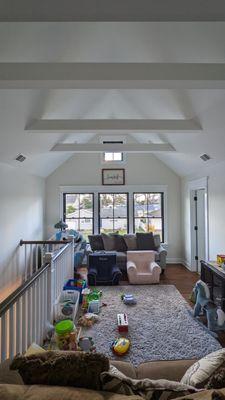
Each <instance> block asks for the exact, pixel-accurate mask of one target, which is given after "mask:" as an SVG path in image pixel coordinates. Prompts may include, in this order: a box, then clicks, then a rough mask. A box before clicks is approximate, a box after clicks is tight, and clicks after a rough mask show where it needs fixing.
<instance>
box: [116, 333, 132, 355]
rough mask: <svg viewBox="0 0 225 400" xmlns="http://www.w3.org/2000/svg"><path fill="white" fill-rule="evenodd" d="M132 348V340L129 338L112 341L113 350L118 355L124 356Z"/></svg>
mask: <svg viewBox="0 0 225 400" xmlns="http://www.w3.org/2000/svg"><path fill="white" fill-rule="evenodd" d="M129 348H130V341H129V339H127V338H123V337H121V338H117V339H116V340H114V342H113V343H112V350H113V351H114V353H115V354H117V355H118V356H124V355H125V354H126V353H127V352H128V350H129Z"/></svg>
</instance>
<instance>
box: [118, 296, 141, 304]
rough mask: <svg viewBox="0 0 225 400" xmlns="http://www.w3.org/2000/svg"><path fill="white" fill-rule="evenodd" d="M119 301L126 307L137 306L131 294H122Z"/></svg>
mask: <svg viewBox="0 0 225 400" xmlns="http://www.w3.org/2000/svg"><path fill="white" fill-rule="evenodd" d="M121 299H122V300H123V302H124V304H126V305H135V304H137V300H136V299H135V297H134V296H133V295H132V294H122V296H121Z"/></svg>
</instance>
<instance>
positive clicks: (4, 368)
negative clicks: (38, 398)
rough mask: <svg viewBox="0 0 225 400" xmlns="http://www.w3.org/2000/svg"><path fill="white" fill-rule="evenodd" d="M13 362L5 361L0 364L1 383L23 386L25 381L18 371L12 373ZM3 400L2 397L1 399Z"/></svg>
mask: <svg viewBox="0 0 225 400" xmlns="http://www.w3.org/2000/svg"><path fill="white" fill-rule="evenodd" d="M10 364H11V360H9V359H8V360H5V361H3V362H2V363H1V364H0V383H11V384H13V385H22V384H23V379H22V378H21V376H20V374H19V372H18V371H11V369H10ZM0 398H1V397H0Z"/></svg>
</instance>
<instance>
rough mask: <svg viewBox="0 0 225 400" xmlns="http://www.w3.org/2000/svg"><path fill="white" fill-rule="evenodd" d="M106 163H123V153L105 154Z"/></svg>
mask: <svg viewBox="0 0 225 400" xmlns="http://www.w3.org/2000/svg"><path fill="white" fill-rule="evenodd" d="M104 161H123V153H119V152H117V153H109V152H105V153H104Z"/></svg>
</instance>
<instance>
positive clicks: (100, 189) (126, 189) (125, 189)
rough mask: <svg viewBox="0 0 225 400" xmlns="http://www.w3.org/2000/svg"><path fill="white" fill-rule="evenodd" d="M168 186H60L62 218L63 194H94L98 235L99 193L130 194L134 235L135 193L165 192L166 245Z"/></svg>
mask: <svg viewBox="0 0 225 400" xmlns="http://www.w3.org/2000/svg"><path fill="white" fill-rule="evenodd" d="M167 188H168V186H167V185H119V186H91V185H90V186H81V185H76V186H59V195H60V196H59V201H60V218H63V193H94V210H95V212H94V233H95V234H97V233H98V193H110V192H114V193H128V197H129V198H128V200H129V202H128V204H129V232H130V233H133V201H132V198H133V193H134V192H144V193H145V192H146V193H147V192H163V194H164V196H163V197H164V243H166V244H168V205H167V203H168V201H167ZM96 210H97V212H96Z"/></svg>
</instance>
